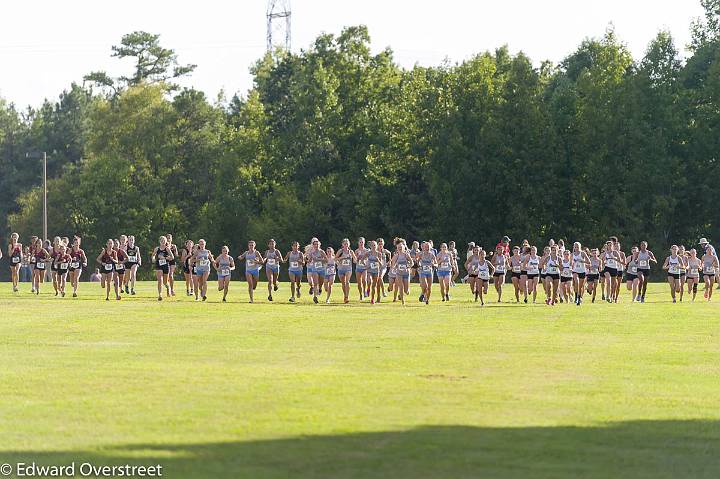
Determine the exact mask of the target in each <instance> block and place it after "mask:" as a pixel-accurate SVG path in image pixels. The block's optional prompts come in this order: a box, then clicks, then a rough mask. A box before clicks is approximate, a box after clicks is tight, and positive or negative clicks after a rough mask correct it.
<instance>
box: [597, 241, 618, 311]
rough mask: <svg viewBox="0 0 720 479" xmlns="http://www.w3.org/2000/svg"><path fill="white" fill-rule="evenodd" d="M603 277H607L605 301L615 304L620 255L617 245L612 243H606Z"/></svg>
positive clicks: (603, 257)
mask: <svg viewBox="0 0 720 479" xmlns="http://www.w3.org/2000/svg"><path fill="white" fill-rule="evenodd" d="M601 259H602V264H603V275H604V277H605V283H604V284H605V299H606V300H607V302H608V303H612V302H613V298H615V297H616V294H615V284H616V282H615V278H616V277H617V273H618V271H617V264H618V262H619V261H620V255H619V254H618V252H617V251H615V245H614V244H613V242H612V241H607V242H606V243H605V252H604V253H603V254H602V257H601Z"/></svg>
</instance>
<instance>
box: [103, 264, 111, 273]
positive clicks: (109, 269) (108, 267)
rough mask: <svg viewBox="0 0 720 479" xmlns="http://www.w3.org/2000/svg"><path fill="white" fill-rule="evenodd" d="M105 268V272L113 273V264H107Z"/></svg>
mask: <svg viewBox="0 0 720 479" xmlns="http://www.w3.org/2000/svg"><path fill="white" fill-rule="evenodd" d="M104 268H105V271H112V263H105V265H104Z"/></svg>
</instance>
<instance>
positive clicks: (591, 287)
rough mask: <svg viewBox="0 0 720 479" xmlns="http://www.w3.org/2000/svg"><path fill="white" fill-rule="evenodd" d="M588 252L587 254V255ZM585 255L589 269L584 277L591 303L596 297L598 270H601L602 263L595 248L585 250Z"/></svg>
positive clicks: (598, 281) (598, 278) (598, 280)
mask: <svg viewBox="0 0 720 479" xmlns="http://www.w3.org/2000/svg"><path fill="white" fill-rule="evenodd" d="M588 251H589V253H588ZM585 253H586V254H588V257H589V258H590V267H589V268H588V273H587V275H586V276H585V279H586V280H587V281H586V283H587V293H588V294H592V302H593V303H594V302H595V296H597V288H598V284H599V283H600V270H601V269H602V268H601V266H602V261H601V260H600V251H599V250H598V249H597V248H593V249H592V250H586V251H585Z"/></svg>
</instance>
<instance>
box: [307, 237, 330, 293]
mask: <svg viewBox="0 0 720 479" xmlns="http://www.w3.org/2000/svg"><path fill="white" fill-rule="evenodd" d="M305 256H306V257H307V262H308V273H309V274H308V278H311V279H312V284H313V288H312V295H313V303H315V304H317V303H318V295H319V294H320V292H321V291H320V288H321V287H322V284H323V281H324V279H325V262H326V261H327V254H326V253H325V251H323V250H322V249H321V248H320V240H318V239H317V238H313V239H312V240H311V241H310V249H309V250H308V251H307V253H306V255H305ZM311 266H312V273H310V267H311Z"/></svg>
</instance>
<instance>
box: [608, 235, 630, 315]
mask: <svg viewBox="0 0 720 479" xmlns="http://www.w3.org/2000/svg"><path fill="white" fill-rule="evenodd" d="M610 239H611V240H612V241H613V243H614V245H615V251H616V252H617V254H618V256H620V259H619V260H618V261H617V276H615V296H614V297H613V301H614V302H616V303H617V302H618V300H619V299H620V285H621V284H622V279H623V272H624V271H625V262H626V256H625V253H623V250H622V246H620V242H619V241H618V240H617V238H615V237H614V236H612V237H611V238H610Z"/></svg>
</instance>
